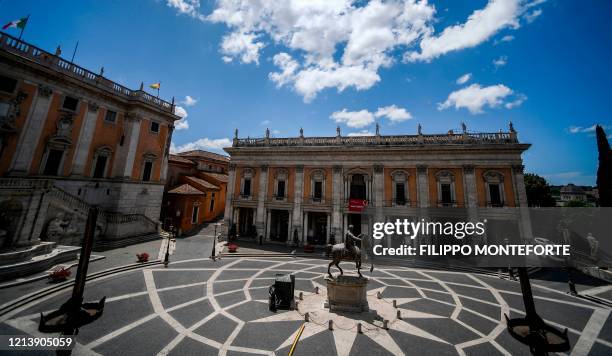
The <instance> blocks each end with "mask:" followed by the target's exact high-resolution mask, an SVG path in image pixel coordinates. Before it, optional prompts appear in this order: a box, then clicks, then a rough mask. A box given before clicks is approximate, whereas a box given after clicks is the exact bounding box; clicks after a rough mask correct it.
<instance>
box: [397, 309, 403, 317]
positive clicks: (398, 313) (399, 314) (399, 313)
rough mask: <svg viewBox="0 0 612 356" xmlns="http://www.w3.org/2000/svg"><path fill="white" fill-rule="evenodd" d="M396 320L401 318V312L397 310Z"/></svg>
mask: <svg viewBox="0 0 612 356" xmlns="http://www.w3.org/2000/svg"><path fill="white" fill-rule="evenodd" d="M397 318H398V319H401V318H402V312H401V311H400V310H399V309H398V310H397Z"/></svg>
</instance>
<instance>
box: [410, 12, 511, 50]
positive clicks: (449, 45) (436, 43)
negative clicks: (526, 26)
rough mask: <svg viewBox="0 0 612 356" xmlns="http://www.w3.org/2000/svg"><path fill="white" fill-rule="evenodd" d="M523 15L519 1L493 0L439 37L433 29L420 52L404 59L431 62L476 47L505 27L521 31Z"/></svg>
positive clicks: (422, 44) (423, 40)
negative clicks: (520, 24) (521, 17)
mask: <svg viewBox="0 0 612 356" xmlns="http://www.w3.org/2000/svg"><path fill="white" fill-rule="evenodd" d="M520 13H521V8H520V6H519V0H491V1H489V3H488V4H487V6H485V8H484V9H480V10H476V11H474V12H473V13H472V14H471V15H470V16H469V17H468V19H467V21H466V22H465V23H463V24H459V25H454V26H449V27H447V28H445V29H444V30H443V31H442V33H441V34H440V35H439V36H437V37H435V36H432V33H433V30H430V32H429V33H428V34H427V35H426V36H425V37H424V38H423V39H422V40H421V43H420V47H421V51H420V52H410V53H407V54H406V57H405V59H406V60H408V61H430V60H432V59H435V58H437V57H439V56H441V55H443V54H446V53H448V52H452V51H457V50H461V49H464V48H471V47H475V46H477V45H479V44H480V43H482V42H484V41H486V40H488V39H489V38H490V37H491V36H493V35H495V34H496V33H497V32H499V31H500V30H502V29H504V28H518V27H519V22H518V19H517V18H518V16H519V15H520Z"/></svg>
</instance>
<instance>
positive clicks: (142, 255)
mask: <svg viewBox="0 0 612 356" xmlns="http://www.w3.org/2000/svg"><path fill="white" fill-rule="evenodd" d="M136 258H137V259H138V262H139V263H145V262H149V254H148V253H146V252H143V253H137V254H136Z"/></svg>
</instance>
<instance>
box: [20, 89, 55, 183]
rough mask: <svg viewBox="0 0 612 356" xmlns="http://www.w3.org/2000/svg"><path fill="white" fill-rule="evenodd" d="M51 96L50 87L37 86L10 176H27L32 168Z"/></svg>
mask: <svg viewBox="0 0 612 356" xmlns="http://www.w3.org/2000/svg"><path fill="white" fill-rule="evenodd" d="M51 94H52V91H51V88H50V87H48V86H46V85H39V86H38V89H37V91H36V96H35V97H34V99H33V102H32V107H31V109H30V112H29V114H28V117H27V118H26V122H25V124H24V125H23V129H21V134H20V136H19V141H18V142H17V147H16V149H15V156H14V158H13V162H12V164H11V169H10V173H9V174H10V175H13V176H23V175H27V174H28V171H29V170H30V167H31V166H32V158H33V157H34V151H35V150H36V147H37V146H38V141H39V140H40V135H41V134H42V130H43V127H44V125H45V121H46V120H47V115H48V114H49V106H50V105H51V99H52V98H53V95H51Z"/></svg>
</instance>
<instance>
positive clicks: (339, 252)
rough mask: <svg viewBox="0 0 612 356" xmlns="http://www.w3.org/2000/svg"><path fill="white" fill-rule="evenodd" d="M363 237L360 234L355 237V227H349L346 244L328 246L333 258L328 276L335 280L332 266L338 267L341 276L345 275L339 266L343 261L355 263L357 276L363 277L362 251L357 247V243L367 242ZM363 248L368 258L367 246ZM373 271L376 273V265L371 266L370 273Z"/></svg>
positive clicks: (328, 267)
mask: <svg viewBox="0 0 612 356" xmlns="http://www.w3.org/2000/svg"><path fill="white" fill-rule="evenodd" d="M361 235H363V234H359V235H358V236H355V235H353V225H349V228H348V231H347V232H346V236H345V239H344V243H340V244H335V245H329V246H328V249H329V255H331V257H332V261H331V262H330V263H329V266H327V274H329V277H330V278H334V276H333V275H332V274H331V270H330V269H331V266H332V265H334V266H336V267H337V268H338V269H339V270H340V275H343V274H344V272H343V271H342V268H340V265H339V264H340V262H342V261H355V267H356V268H357V274H358V275H359V277H363V276H362V275H361V262H362V261H361V256H362V254H361V250H360V249H359V247H357V246H355V242H356V241H358V242H362V241H365V240H364V239H363V238H362V237H361ZM362 247H363V248H364V251H365V254H364V257H366V258H367V251H366V249H365V246H362ZM372 271H374V264H372V265H371V266H370V272H372Z"/></svg>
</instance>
